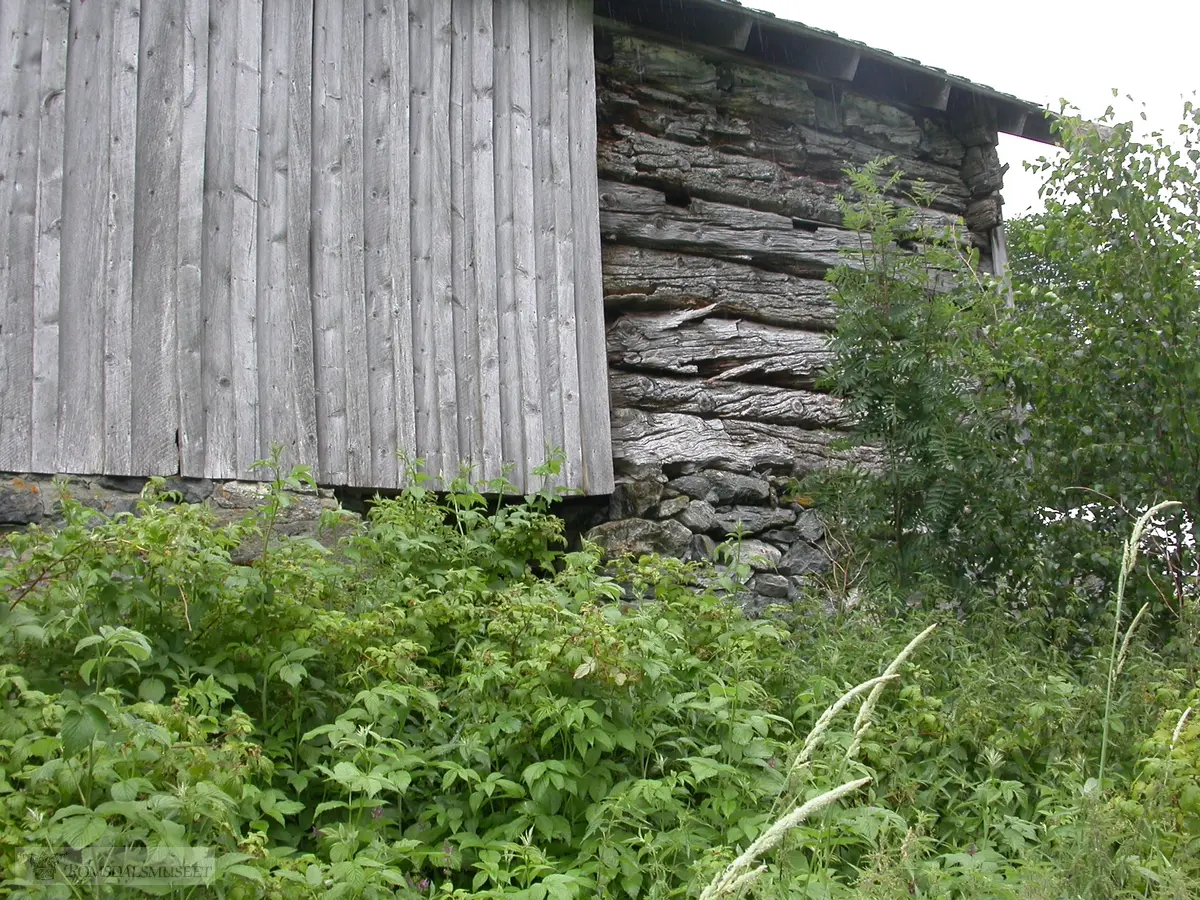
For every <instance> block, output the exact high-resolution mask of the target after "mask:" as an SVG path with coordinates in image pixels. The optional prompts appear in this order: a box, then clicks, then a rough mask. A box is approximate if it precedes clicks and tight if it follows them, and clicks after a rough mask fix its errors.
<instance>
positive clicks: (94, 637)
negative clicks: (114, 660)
mask: <svg viewBox="0 0 1200 900" xmlns="http://www.w3.org/2000/svg"><path fill="white" fill-rule="evenodd" d="M102 640H104V638H102V637H101V636H100V635H98V634H89V635H88V636H87V637H85V638H81V639H80V641H79V643H78V644H76V645H75V652H76V653H78V652H79V651H80V650H83V649H85V648H87V647H91V646H94V645H96V644H99V643H100V642H101V641H102Z"/></svg>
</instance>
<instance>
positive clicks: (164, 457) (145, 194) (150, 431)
mask: <svg viewBox="0 0 1200 900" xmlns="http://www.w3.org/2000/svg"><path fill="white" fill-rule="evenodd" d="M183 12H184V8H183V7H182V6H178V5H168V4H159V3H149V4H146V6H145V8H144V9H142V10H141V29H142V32H141V43H140V46H139V49H138V67H137V78H136V81H137V125H136V135H137V141H136V161H137V173H136V179H135V185H134V191H133V194H132V197H133V202H134V217H133V245H132V247H131V248H130V256H131V258H132V265H133V274H132V294H133V297H132V304H133V305H132V344H131V347H130V350H131V363H132V366H131V368H132V379H131V390H132V402H131V413H132V417H131V421H130V431H129V435H130V440H131V452H132V455H131V462H130V469H129V471H130V473H139V474H152V475H167V474H173V473H175V472H176V471H177V470H178V468H179V455H178V448H177V446H176V443H175V442H176V428H177V423H178V421H179V410H178V406H177V404H178V402H179V392H178V389H177V387H176V369H175V365H176V360H177V358H178V354H177V348H176V341H175V321H176V314H177V306H176V304H177V299H178V284H179V281H178V279H179V224H180V209H179V201H180V185H179V176H180V165H181V148H182V139H183V135H182V131H181V128H182V99H183V89H184V88H183V74H184V73H183V51H184V48H183V44H184V40H183V36H184V22H183V20H182V19H181V15H182V14H183ZM114 124H116V122H115V120H114Z"/></svg>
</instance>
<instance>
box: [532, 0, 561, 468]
mask: <svg viewBox="0 0 1200 900" xmlns="http://www.w3.org/2000/svg"><path fill="white" fill-rule="evenodd" d="M552 6H553V7H561V6H562V4H559V3H554V4H550V3H545V2H541V0H533V2H532V3H531V4H530V10H529V35H530V40H529V44H530V65H531V71H530V101H531V102H530V121H531V124H532V126H533V148H532V149H533V171H532V173H531V174H532V178H533V183H534V188H533V192H532V194H533V201H534V204H533V228H532V233H533V237H534V251H535V264H534V287H535V296H534V297H533V298H531V299H533V300H535V301H536V306H534V307H533V313H534V316H535V322H534V334H535V336H536V337H537V340H538V347H537V355H536V357H535V359H536V360H537V361H538V363H539V364H538V365H537V366H536V367H535V371H537V373H538V375H539V376H540V377H539V384H538V385H537V387H538V390H539V398H538V400H539V405H540V407H541V413H542V426H543V435H542V446H543V447H547V448H549V449H551V450H558V451H561V450H563V449H564V447H565V441H566V434H565V427H564V424H563V384H562V369H563V366H562V358H561V355H560V352H559V333H560V330H561V328H562V323H560V322H559V319H558V310H559V305H558V283H559V273H558V250H557V247H556V240H555V239H556V237H557V234H556V230H557V229H556V225H557V223H556V221H555V215H554V204H555V202H556V201H557V200H558V196H557V194H556V192H555V184H554V163H553V159H552V148H553V143H554V136H553V133H552V130H551V128H552V124H553V116H552V110H553V108H554V106H555V105H561V103H562V101H561V99H560V96H561V95H560V94H559V93H556V91H555V86H554V85H553V84H552V83H551V77H552V68H551V46H550V45H551V22H550V10H551V7H552ZM556 101H557V102H556ZM568 137H569V132H568ZM562 277H564V278H569V277H570V273H569V272H564V273H563V275H562ZM539 461H540V460H539ZM552 483H553V484H557V485H561V484H563V483H564V481H563V478H562V473H560V474H559V476H558V477H557V478H555V479H553V481H552Z"/></svg>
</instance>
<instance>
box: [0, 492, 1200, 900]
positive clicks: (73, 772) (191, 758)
mask: <svg viewBox="0 0 1200 900" xmlns="http://www.w3.org/2000/svg"><path fill="white" fill-rule="evenodd" d="M303 482H304V478H303V473H299V474H297V475H294V476H291V477H284V476H283V475H282V474H281V473H278V472H276V477H275V481H274V484H273V485H272V491H271V494H270V497H269V499H268V503H267V504H266V507H265V509H264V510H263V511H262V512H260V513H257V514H255V515H254V516H252V517H250V518H248V519H247V520H246V521H245V522H242V523H237V524H233V525H226V526H218V525H217V524H215V523H214V522H213V521H212V519H211V516H210V514H209V513H208V512H207V510H206V509H205V508H203V507H193V506H185V505H176V504H175V503H173V502H172V499H173V498H171V497H168V496H165V495H162V494H159V493H157V491H158V489H159V488H158V486H157V485H153V484H152V485H151V487H150V488H149V489H148V491H147V493H146V496H145V498H144V500H143V502H142V503H141V504H140V506H139V510H138V515H136V516H132V515H120V516H117V517H114V518H111V519H108V518H105V517H103V516H101V515H100V514H98V513H96V512H94V511H92V510H89V509H87V508H85V507H83V506H81V505H80V504H78V503H77V502H75V501H74V500H72V499H71V498H70V497H66V496H64V498H63V502H62V508H63V515H64V517H65V524H64V525H63V526H62V527H60V528H56V529H40V528H33V529H30V530H28V531H24V532H14V533H12V534H9V535H8V536H6V538H5V542H6V547H7V556H6V558H5V564H4V566H3V568H2V569H0V591H2V592H3V594H4V597H5V602H4V603H3V604H2V605H0V645H2V647H3V659H4V663H3V665H0V869H2V870H3V871H4V872H5V873H6V875H7V877H8V881H7V882H6V883H5V886H6V889H7V890H8V891H9V893H10V895H11V896H14V897H57V896H82V895H95V896H102V895H105V894H104V891H105V890H108V891H109V894H108V895H112V896H117V895H120V894H119V891H117V890H116V889H108V888H105V889H100V888H95V887H94V886H90V885H88V886H76V887H75V888H72V887H70V886H68V885H65V884H47V883H44V882H41V881H38V880H37V879H36V878H34V877H33V876H34V874H35V873H34V872H33V870H32V868H31V863H32V861H33V857H35V856H37V855H38V854H45V853H47V852H50V851H59V850H63V849H65V848H84V847H92V848H95V847H102V846H107V845H113V846H134V847H156V846H201V847H213V848H215V850H216V853H217V858H216V859H217V874H216V877H215V879H214V880H213V882H212V884H210V885H208V886H206V887H202V888H193V889H190V891H185V890H180V891H179V892H177V893H178V894H179V895H180V896H192V897H201V896H212V897H229V898H237V897H262V896H268V897H289V898H290V897H306V896H311V897H323V896H327V895H328V896H334V897H338V896H341V897H383V896H395V895H397V894H400V895H404V896H416V895H421V896H433V895H438V896H458V897H468V896H471V897H489V898H498V897H506V898H507V897H512V898H522V900H525V898H528V900H544V898H548V897H550V898H568V897H583V896H587V897H593V896H600V897H612V898H627V897H628V898H641V897H655V898H657V897H672V898H674V897H680V898H682V897H698V896H699V895H700V894H701V892H702V891H703V890H704V888H705V886H706V885H709V886H710V888H711V890H713V891H716V892H717V893H716V894H713V895H712V896H727V895H728V893H729V888H730V886H731V883H730V882H722V881H721V877H720V876H721V874H722V873H723V872H725V873H727V874H728V872H729V871H730V870H729V868H728V867H729V866H730V865H731V864H732V863H734V861H735V860H736V859H737V858H738V857H739V855H741V854H743V853H744V852H747V851H749V850H750V849H751V848H752V847H753V846H754V842H755V841H756V840H758V839H760V838H763V837H764V835H765V833H766V832H767V830H768V829H769V828H770V827H771V826H772V825H773V824H774V823H777V822H778V821H779V820H780V819H781V818H783V819H785V820H786V819H787V817H788V816H789V815H792V813H793V812H795V811H796V810H797V809H799V808H801V807H802V806H803V805H804V804H805V803H807V802H809V801H815V800H816V799H817V798H820V797H822V795H825V794H827V792H828V791H830V790H831V789H838V788H839V786H846V785H849V786H851V787H852V788H853V789H854V790H853V792H851V793H848V794H847V795H846V796H845V797H844V798H843V799H841V800H839V801H838V802H836V803H832V804H831V805H827V806H823V807H822V808H821V809H820V810H819V812H817V813H816V814H815V815H813V816H811V817H808V818H807V819H806V820H805V821H802V822H797V823H796V824H795V827H793V828H788V829H784V830H783V831H776V832H775V833H774V837H772V838H771V841H768V843H771V842H773V841H774V840H775V838H776V837H778V838H780V839H781V842H780V843H779V844H778V845H777V846H774V847H773V848H772V849H771V851H770V852H769V853H765V855H763V856H762V857H761V858H760V859H758V861H757V862H756V865H764V866H766V869H765V870H764V871H763V872H762V873H761V875H759V876H756V877H757V880H756V881H755V883H754V884H753V885H752V886H751V887H750V889H751V890H752V891H754V892H755V893H757V894H758V895H760V896H776V895H782V894H785V893H786V894H787V895H789V896H804V897H839V896H845V897H851V896H881V897H882V896H888V893H887V892H888V891H889V890H892V889H894V887H895V886H896V885H902V886H903V888H904V890H905V891H906V892H909V893H913V894H916V895H920V896H930V897H932V896H945V897H951V896H955V897H958V896H963V897H965V896H977V897H1009V896H1022V897H1024V896H1039V895H1038V894H1036V893H1030V892H1031V891H1033V890H1034V889H1035V887H1036V889H1037V890H1043V888H1044V890H1045V891H1047V893H1044V894H1042V895H1044V896H1046V897H1059V896H1064V895H1065V894H1063V893H1061V892H1060V893H1057V894H1055V893H1053V892H1051V891H1052V889H1054V886H1055V885H1060V886H1061V885H1062V884H1064V882H1061V881H1056V880H1055V879H1056V878H1057V875H1055V872H1056V871H1057V869H1058V868H1068V867H1070V866H1075V868H1074V869H1071V871H1074V872H1076V873H1077V880H1078V881H1079V883H1081V884H1083V883H1088V884H1092V883H1094V885H1096V887H1095V889H1094V890H1092V889H1091V888H1089V890H1091V893H1077V894H1073V895H1072V896H1088V897H1102V896H1103V897H1108V896H1119V895H1120V893H1119V892H1120V891H1129V892H1136V895H1137V896H1143V895H1146V896H1175V895H1173V894H1170V893H1165V891H1166V887H1163V886H1164V885H1175V884H1179V883H1183V884H1192V885H1194V884H1196V883H1197V882H1195V881H1194V880H1192V881H1188V879H1194V877H1195V873H1196V868H1195V864H1194V860H1193V859H1192V849H1191V848H1192V845H1193V844H1194V843H1195V839H1196V836H1197V831H1196V828H1197V820H1196V817H1195V816H1193V815H1192V813H1193V812H1194V810H1192V806H1193V805H1194V804H1193V803H1192V800H1193V799H1194V798H1192V797H1191V795H1190V793H1188V792H1187V791H1186V790H1185V789H1184V785H1186V783H1187V779H1188V778H1190V773H1191V768H1190V767H1191V766H1192V764H1193V763H1194V760H1192V758H1191V757H1192V756H1194V755H1195V754H1194V752H1193V751H1194V746H1193V745H1194V744H1195V743H1196V742H1195V741H1193V740H1192V737H1193V735H1192V733H1191V731H1188V730H1187V729H1184V730H1183V731H1182V732H1181V738H1180V739H1179V740H1178V741H1176V742H1174V745H1173V746H1171V747H1170V748H1169V749H1166V750H1164V746H1163V728H1164V727H1166V726H1165V725H1164V724H1162V723H1165V722H1167V721H1168V720H1170V721H1171V722H1175V721H1177V720H1178V716H1179V711H1180V709H1181V708H1182V706H1183V705H1186V704H1188V703H1192V702H1193V700H1194V693H1193V692H1194V689H1195V687H1194V680H1191V678H1190V675H1189V673H1188V672H1187V671H1186V669H1182V668H1180V669H1176V668H1173V667H1172V666H1171V665H1167V663H1166V661H1164V660H1162V659H1159V658H1155V657H1153V656H1150V655H1148V652H1147V651H1144V650H1141V649H1138V648H1137V646H1136V645H1135V647H1134V649H1133V650H1131V652H1130V654H1129V660H1128V664H1127V666H1126V670H1125V673H1124V675H1123V677H1122V679H1121V680H1120V681H1119V683H1118V685H1117V690H1116V691H1115V692H1114V697H1113V701H1112V710H1111V716H1110V719H1111V724H1112V756H1111V764H1110V771H1111V779H1112V784H1113V788H1112V790H1111V791H1109V792H1106V793H1105V794H1103V795H1095V794H1094V792H1093V794H1087V793H1085V791H1084V786H1085V783H1086V779H1087V777H1088V775H1089V774H1090V772H1091V771H1093V770H1094V765H1095V753H1096V749H1097V748H1098V746H1099V741H1100V732H1099V729H1100V721H1101V719H1102V715H1101V713H1102V712H1103V709H1104V686H1105V671H1104V669H1103V667H1102V665H1101V664H1100V662H1099V660H1097V659H1092V658H1084V659H1077V658H1072V657H1069V656H1067V655H1064V654H1063V653H1061V652H1059V651H1056V650H1055V649H1054V648H1053V646H1052V645H1046V644H1044V643H1042V642H1041V641H1040V639H1039V638H1038V636H1037V635H1036V634H1035V633H1032V632H1031V631H1030V630H1029V629H1028V628H1027V627H1026V626H1025V624H1024V623H1023V622H1017V621H1015V620H1010V619H1009V618H1007V617H1006V616H1004V615H999V614H998V615H997V616H996V617H995V618H994V620H989V621H980V622H978V623H975V624H972V625H970V626H966V625H955V624H953V623H949V624H947V625H945V626H944V627H943V628H942V629H941V630H940V631H939V632H938V633H936V634H935V635H933V637H931V638H930V639H929V640H928V642H927V643H926V644H925V645H924V646H922V647H920V648H919V650H917V651H916V652H915V653H913V654H912V656H911V658H909V660H908V662H907V663H905V665H904V667H903V669H902V670H900V673H899V674H900V675H901V676H902V677H901V678H900V681H899V683H898V684H897V685H896V686H893V687H891V688H890V689H889V690H888V691H885V692H884V693H882V695H878V696H872V697H871V699H870V701H869V703H870V704H871V705H875V704H877V710H876V712H875V714H874V716H873V717H871V718H872V720H873V722H874V724H870V722H863V721H860V722H855V721H854V720H853V719H852V718H851V716H852V715H853V714H854V713H855V710H856V709H857V706H856V704H857V703H858V702H860V701H857V700H856V701H855V702H854V703H851V704H850V705H849V706H848V707H847V709H846V710H845V712H843V713H842V714H841V715H840V716H838V717H836V718H833V719H831V720H829V721H827V722H826V721H825V719H823V718H822V716H821V714H822V711H824V710H826V709H827V708H828V707H829V706H830V705H831V704H834V703H835V702H838V700H839V698H840V697H843V695H844V694H845V693H846V691H847V689H848V688H850V687H851V686H852V685H854V684H858V683H861V682H866V681H869V680H870V679H873V678H876V677H877V676H878V675H879V674H880V672H881V671H882V670H883V668H884V666H886V665H887V663H888V661H889V660H892V659H894V658H896V657H897V655H898V654H900V653H901V651H902V650H903V649H904V647H905V645H906V644H908V643H909V641H910V639H911V637H912V635H913V634H915V633H916V632H918V631H920V630H922V628H924V626H925V625H926V624H927V623H925V622H923V621H920V619H919V618H917V617H914V616H908V617H901V616H891V615H887V616H879V615H877V614H876V613H875V611H874V610H875V609H877V607H876V606H874V605H873V604H872V603H870V602H867V601H864V603H863V604H862V606H861V607H860V610H859V611H858V612H857V613H856V614H855V615H854V618H852V619H850V620H847V619H844V618H843V619H828V618H826V617H825V616H824V614H823V613H817V612H816V611H815V610H816V606H815V605H814V607H813V608H811V609H810V608H809V607H808V606H805V605H800V606H798V607H797V608H796V609H795V610H794V611H793V612H792V613H791V618H781V619H773V620H757V621H752V620H747V619H745V618H744V617H743V616H742V615H741V612H740V610H739V609H738V608H737V607H736V606H735V605H734V604H732V603H731V602H730V601H729V600H727V599H725V598H724V597H723V596H720V595H719V592H715V591H714V590H711V589H708V588H705V587H704V586H703V585H706V584H716V585H718V586H720V585H721V578H720V576H719V573H716V572H713V571H711V570H710V569H707V568H703V569H702V568H700V567H697V566H695V565H691V564H683V563H679V562H678V561H664V560H657V559H654V558H652V557H647V558H643V559H641V560H627V561H624V562H622V563H620V564H619V565H617V566H616V567H615V568H614V569H611V570H608V569H605V568H603V567H602V566H601V564H600V560H599V558H598V555H597V553H596V552H594V551H593V550H592V549H590V548H584V549H582V550H578V551H573V552H568V551H567V550H566V549H565V548H564V547H563V546H562V541H561V534H562V523H561V521H560V520H558V519H557V518H556V517H555V516H554V515H553V508H552V497H551V496H550V495H535V496H531V497H529V498H526V500H525V501H523V502H517V503H509V504H500V505H496V504H495V503H493V502H492V501H489V500H488V499H487V498H486V497H485V496H484V495H483V494H482V493H480V492H479V491H477V490H476V489H475V488H474V487H472V486H470V485H469V484H467V483H466V482H464V481H459V482H457V483H456V484H455V485H454V486H453V490H452V491H451V492H450V493H448V494H444V495H436V494H433V493H432V492H429V491H426V490H425V489H424V488H422V487H420V485H419V484H418V485H414V486H413V487H410V488H409V489H408V490H406V491H404V492H402V493H401V494H400V495H399V496H398V497H395V498H392V499H386V500H380V501H378V502H377V503H375V504H374V506H373V507H372V509H371V512H370V515H369V517H368V519H367V520H366V521H365V522H363V523H361V524H359V525H352V524H350V523H343V524H342V528H343V529H344V530H346V531H347V532H348V533H347V534H346V537H345V538H344V539H343V540H342V541H341V542H340V543H339V544H338V546H337V547H336V549H335V550H334V551H330V550H327V549H326V548H324V547H322V546H321V545H320V544H318V543H316V542H315V541H312V540H308V539H296V538H278V539H270V532H271V531H272V530H273V528H274V525H273V523H274V521H275V519H276V516H277V514H278V512H279V509H280V505H281V504H284V503H286V502H287V497H288V494H287V493H286V492H285V491H284V488H285V487H288V486H289V485H290V486H292V487H302V486H303ZM255 542H256V543H257V545H258V546H266V547H267V548H268V549H267V551H266V552H265V553H264V554H263V555H261V556H260V557H259V558H257V559H255V560H254V561H253V562H252V563H251V564H249V565H238V564H235V563H234V562H233V561H232V560H231V556H230V554H231V551H232V550H233V549H235V548H237V547H238V546H240V545H246V544H248V543H255ZM614 573H615V574H614ZM627 596H632V597H634V598H636V599H634V600H632V601H630V600H626V599H622V598H624V597H627ZM821 602H822V601H820V600H819V599H818V601H817V604H820V603H821ZM866 694H867V692H865V691H864V693H863V694H860V695H858V696H859V697H862V696H866ZM1172 717H1173V718H1172ZM814 726H816V733H819V734H820V737H821V741H820V742H819V744H818V743H815V742H814V741H813V739H812V736H811V735H812V734H813V733H814V732H813V729H814ZM805 734H809V735H810V738H809V739H808V742H807V743H808V746H809V750H808V751H803V750H801V744H802V743H803V742H801V741H800V739H799V736H802V735H805ZM1146 735H1152V737H1148V738H1147V737H1143V736H1146ZM1188 754H1191V755H1188ZM805 760H807V761H805ZM798 761H799V762H798ZM1164 765H1165V766H1166V767H1167V768H1166V770H1164V768H1163V766H1164ZM1164 771H1166V774H1165V776H1164V774H1163V773H1164ZM863 779H868V780H869V781H864V780H863ZM1164 779H1165V780H1164ZM1164 784H1165V787H1163V786H1162V785H1164ZM845 789H846V790H847V791H850V790H851V788H845ZM827 802H828V798H826V799H825V800H823V801H821V803H818V804H816V805H818V806H820V805H821V804H822V803H827ZM1100 844H1103V845H1104V846H1110V847H1115V848H1117V850H1116V851H1114V852H1115V853H1116V855H1115V856H1114V857H1113V859H1114V862H1113V863H1112V864H1111V865H1108V866H1106V867H1101V868H1097V865H1096V858H1097V856H1096V853H1095V852H1094V847H1095V846H1098V845H1100ZM1088 866H1090V867H1091V868H1087V867H1088ZM733 871H734V872H735V874H736V873H737V872H739V871H741V874H747V872H748V871H752V870H746V871H742V870H737V869H735V870H733ZM753 871H756V870H753ZM1080 872H1082V873H1083V874H1079V873H1080ZM1085 876H1086V877H1085ZM738 877H740V875H739V876H738ZM1088 879H1091V881H1088ZM735 880H736V879H735ZM722 884H724V885H725V886H724V887H723V888H722V887H721V885H722ZM1039 885H1040V887H1039ZM746 886H747V885H745V884H742V885H741V887H739V888H738V891H740V890H741V888H744V887H746ZM889 886H891V887H889ZM1104 891H1109V893H1104ZM872 892H874V893H873V894H872ZM1156 892H1157V893H1156ZM734 893H737V891H734ZM1130 895H1131V896H1132V895H1134V894H1132V893H1131V894H1130ZM892 896H895V894H893V895H892Z"/></svg>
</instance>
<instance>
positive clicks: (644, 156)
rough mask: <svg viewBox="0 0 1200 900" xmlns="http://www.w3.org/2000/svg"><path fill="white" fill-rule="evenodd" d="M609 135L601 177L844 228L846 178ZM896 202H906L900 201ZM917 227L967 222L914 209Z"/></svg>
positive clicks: (631, 135) (625, 131) (620, 128)
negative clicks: (817, 175)
mask: <svg viewBox="0 0 1200 900" xmlns="http://www.w3.org/2000/svg"><path fill="white" fill-rule="evenodd" d="M611 134H612V137H611V138H609V139H605V140H603V141H601V142H600V145H599V148H598V151H599V169H600V176H601V177H602V178H606V179H610V180H614V181H623V182H626V183H628V184H640V185H644V186H646V187H652V188H657V189H658V190H670V191H672V192H674V193H677V194H680V195H683V196H692V197H698V198H700V199H702V200H711V201H713V202H716V203H731V204H734V205H736V206H744V207H746V208H748V209H757V210H762V211H764V212H773V213H778V214H780V215H783V216H788V217H789V218H797V219H804V220H808V221H812V222H820V223H824V224H826V225H833V226H835V227H836V226H841V224H842V221H843V218H844V216H843V213H842V207H841V206H840V205H839V203H838V200H839V199H840V198H842V197H849V196H851V195H852V189H851V187H850V184H849V181H848V179H846V178H845V177H844V176H843V177H842V178H841V179H839V180H837V181H834V182H829V181H823V180H819V179H817V178H813V177H811V176H809V175H807V174H804V173H803V172H797V171H796V169H795V167H793V166H788V165H785V164H783V163H782V162H781V161H779V160H777V159H772V158H767V159H764V158H761V157H755V156H748V155H745V154H742V153H730V152H727V151H723V150H719V149H717V148H715V147H713V146H711V145H709V144H706V143H701V144H699V145H697V144H695V143H689V142H687V141H685V140H671V139H669V138H666V137H662V136H659V135H655V134H649V133H647V132H644V131H641V130H640V129H637V128H633V127H630V126H629V125H626V124H624V123H617V124H614V125H613V126H612V130H611ZM899 165H900V166H901V167H903V165H904V163H900V164H899ZM896 202H898V203H904V202H905V201H904V200H903V198H896ZM905 205H909V206H911V205H912V204H911V203H907V204H905ZM913 225H914V226H918V225H920V226H925V227H927V228H931V229H934V230H935V231H938V232H940V231H942V230H944V229H946V228H958V229H962V228H963V217H962V216H961V215H957V214H955V213H952V212H945V211H942V210H936V209H919V208H918V209H914V210H913Z"/></svg>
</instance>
